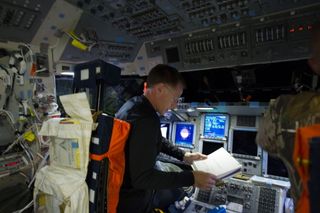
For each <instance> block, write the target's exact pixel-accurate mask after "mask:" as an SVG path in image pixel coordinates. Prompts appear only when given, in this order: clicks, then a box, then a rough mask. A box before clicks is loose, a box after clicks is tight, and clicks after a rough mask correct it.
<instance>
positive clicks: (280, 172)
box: [267, 154, 289, 178]
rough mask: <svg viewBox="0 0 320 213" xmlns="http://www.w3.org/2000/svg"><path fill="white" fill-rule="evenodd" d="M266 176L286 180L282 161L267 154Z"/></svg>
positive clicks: (286, 176)
mask: <svg viewBox="0 0 320 213" xmlns="http://www.w3.org/2000/svg"><path fill="white" fill-rule="evenodd" d="M267 175H270V176H276V177H284V178H288V177H289V176H288V170H287V167H286V166H285V165H284V163H283V162H282V160H281V159H280V158H277V157H273V156H270V155H269V154H268V161H267Z"/></svg>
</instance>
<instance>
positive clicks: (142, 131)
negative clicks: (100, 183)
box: [116, 96, 194, 213]
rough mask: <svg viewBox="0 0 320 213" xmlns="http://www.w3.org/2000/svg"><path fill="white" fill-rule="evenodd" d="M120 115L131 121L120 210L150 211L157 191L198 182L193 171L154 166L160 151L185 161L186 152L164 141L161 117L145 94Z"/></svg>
mask: <svg viewBox="0 0 320 213" xmlns="http://www.w3.org/2000/svg"><path fill="white" fill-rule="evenodd" d="M116 117H117V118H119V119H122V120H126V121H128V122H129V123H130V124H131V131H130V136H129V139H128V141H127V143H126V148H125V155H126V168H125V174H124V180H123V184H122V187H121V190H120V200H119V205H118V212H119V213H121V212H126V213H127V212H146V209H147V208H148V205H149V204H150V202H151V198H152V193H153V190H156V189H173V188H179V187H183V186H190V185H193V184H194V177H193V174H192V172H191V171H182V172H163V171H159V170H157V169H155V168H154V166H155V163H156V157H157V155H158V154H159V152H163V153H165V154H168V155H171V156H173V157H175V158H177V159H180V160H182V159H183V156H184V154H185V153H184V151H183V150H180V149H178V148H176V147H174V146H173V145H171V144H170V143H169V142H167V141H163V140H164V139H163V138H162V135H161V131H160V120H159V116H158V115H157V113H156V111H155V110H154V108H153V106H152V105H151V103H150V102H149V100H148V99H147V98H146V97H145V96H137V97H134V98H132V99H130V100H129V101H127V102H126V103H125V104H124V105H123V106H122V107H121V109H120V110H119V111H118V113H117V114H116Z"/></svg>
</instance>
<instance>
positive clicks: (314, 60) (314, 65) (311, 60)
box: [308, 57, 320, 75]
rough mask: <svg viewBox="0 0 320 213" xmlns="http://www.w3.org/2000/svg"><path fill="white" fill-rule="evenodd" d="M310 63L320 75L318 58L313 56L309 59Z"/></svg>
mask: <svg viewBox="0 0 320 213" xmlns="http://www.w3.org/2000/svg"><path fill="white" fill-rule="evenodd" d="M308 64H309V66H310V67H311V69H312V70H313V72H315V73H316V74H317V75H320V61H318V60H317V59H316V58H314V57H311V58H309V59H308Z"/></svg>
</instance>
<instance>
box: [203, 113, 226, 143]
mask: <svg viewBox="0 0 320 213" xmlns="http://www.w3.org/2000/svg"><path fill="white" fill-rule="evenodd" d="M209 116H226V119H225V128H224V137H210V136H207V135H205V132H206V118H207V117H209ZM229 124H230V116H229V114H225V113H206V114H204V115H203V119H202V135H201V138H202V139H208V140H214V141H227V140H228V134H229Z"/></svg>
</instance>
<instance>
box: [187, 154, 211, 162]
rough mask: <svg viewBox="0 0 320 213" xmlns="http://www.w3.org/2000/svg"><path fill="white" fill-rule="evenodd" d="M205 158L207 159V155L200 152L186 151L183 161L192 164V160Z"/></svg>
mask: <svg viewBox="0 0 320 213" xmlns="http://www.w3.org/2000/svg"><path fill="white" fill-rule="evenodd" d="M204 159H207V156H206V155H204V154H201V153H199V152H195V153H191V152H186V154H185V155H184V157H183V161H184V162H185V163H187V164H192V162H193V161H195V160H204Z"/></svg>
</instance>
